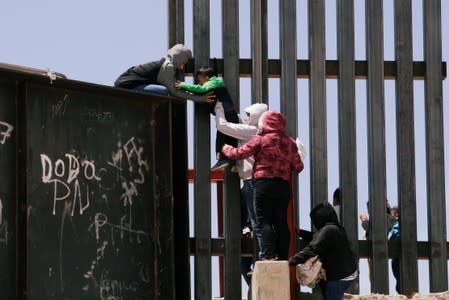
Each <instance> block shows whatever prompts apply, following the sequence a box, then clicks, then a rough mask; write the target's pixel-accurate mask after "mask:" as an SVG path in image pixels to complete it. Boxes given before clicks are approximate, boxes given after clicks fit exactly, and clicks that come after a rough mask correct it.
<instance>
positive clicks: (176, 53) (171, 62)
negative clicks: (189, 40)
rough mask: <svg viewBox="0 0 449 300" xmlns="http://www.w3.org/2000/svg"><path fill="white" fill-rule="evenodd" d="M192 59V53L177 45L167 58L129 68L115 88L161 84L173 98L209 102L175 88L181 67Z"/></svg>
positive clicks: (205, 97) (201, 97) (118, 80)
mask: <svg viewBox="0 0 449 300" xmlns="http://www.w3.org/2000/svg"><path fill="white" fill-rule="evenodd" d="M191 58H192V51H190V49H188V48H186V47H184V46H183V45H181V44H177V45H175V46H173V47H172V48H170V49H169V50H168V52H167V56H166V57H164V58H162V59H160V60H157V61H152V62H149V63H146V64H142V65H138V66H133V67H131V68H129V69H128V70H126V71H125V72H124V73H123V74H121V75H120V76H119V77H118V78H117V80H116V81H115V83H114V86H115V87H121V88H125V89H133V88H136V87H137V86H139V85H143V84H146V85H148V84H159V85H163V86H165V87H167V89H168V92H169V94H170V95H171V96H174V97H178V98H182V99H186V100H187V99H190V100H192V101H195V102H207V96H205V95H193V94H191V93H188V92H186V91H183V90H178V89H176V87H175V83H176V76H177V72H182V70H180V69H179V67H180V66H181V65H182V64H183V63H185V62H186V61H188V60H189V59H191Z"/></svg>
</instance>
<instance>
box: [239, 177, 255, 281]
mask: <svg viewBox="0 0 449 300" xmlns="http://www.w3.org/2000/svg"><path fill="white" fill-rule="evenodd" d="M253 194H254V193H253V181H252V180H251V179H248V180H243V186H242V188H241V190H240V199H241V210H242V212H241V215H242V220H241V227H242V229H243V228H244V227H245V226H247V225H248V219H249V222H250V227H251V229H252V230H253V231H254V230H255V228H256V213H255V212H254V204H253ZM252 264H253V258H252V257H242V259H241V262H240V270H241V273H242V276H243V278H244V279H245V282H246V283H247V284H248V285H250V284H251V280H250V278H249V277H248V272H250V271H251V265H252Z"/></svg>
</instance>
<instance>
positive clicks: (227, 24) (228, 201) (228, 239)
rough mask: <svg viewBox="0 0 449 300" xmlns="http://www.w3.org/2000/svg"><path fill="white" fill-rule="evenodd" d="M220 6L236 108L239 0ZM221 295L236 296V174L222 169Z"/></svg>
mask: <svg viewBox="0 0 449 300" xmlns="http://www.w3.org/2000/svg"><path fill="white" fill-rule="evenodd" d="M222 9H223V18H222V20H223V60H224V66H223V67H224V81H225V85H226V86H227V88H228V90H229V93H230V95H231V97H232V100H233V101H234V104H235V108H236V109H237V110H238V107H239V98H240V97H239V92H240V91H239V86H240V85H239V83H240V78H239V3H238V0H222ZM224 179H225V182H224V188H225V191H224V204H225V297H226V299H240V298H241V295H242V290H241V286H242V285H241V276H240V260H241V258H240V256H241V239H240V236H241V234H240V232H241V231H240V222H238V221H237V222H236V220H240V217H239V216H240V190H239V177H238V175H237V174H236V173H232V172H230V170H229V168H228V169H226V170H225V178H224Z"/></svg>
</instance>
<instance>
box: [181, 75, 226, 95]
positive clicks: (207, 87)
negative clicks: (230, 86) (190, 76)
mask: <svg viewBox="0 0 449 300" xmlns="http://www.w3.org/2000/svg"><path fill="white" fill-rule="evenodd" d="M223 86H224V82H223V80H221V79H219V78H218V77H217V76H212V77H211V78H209V80H208V81H207V82H205V83H204V84H203V85H201V84H191V83H187V82H181V89H183V90H186V91H189V92H191V93H194V94H205V93H207V92H209V91H211V90H213V89H216V88H218V87H223Z"/></svg>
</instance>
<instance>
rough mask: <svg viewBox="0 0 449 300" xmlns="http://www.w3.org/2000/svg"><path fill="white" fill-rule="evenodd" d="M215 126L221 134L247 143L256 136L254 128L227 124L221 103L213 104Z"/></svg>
mask: <svg viewBox="0 0 449 300" xmlns="http://www.w3.org/2000/svg"><path fill="white" fill-rule="evenodd" d="M215 124H216V126H217V130H218V131H220V132H221V133H223V134H225V135H228V136H230V137H233V138H236V139H238V140H241V141H247V140H249V139H250V138H252V137H253V136H255V135H256V134H257V127H256V126H252V125H248V124H242V123H240V124H236V123H231V122H228V121H227V120H226V118H225V114H224V109H223V105H222V104H221V102H217V104H215Z"/></svg>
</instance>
